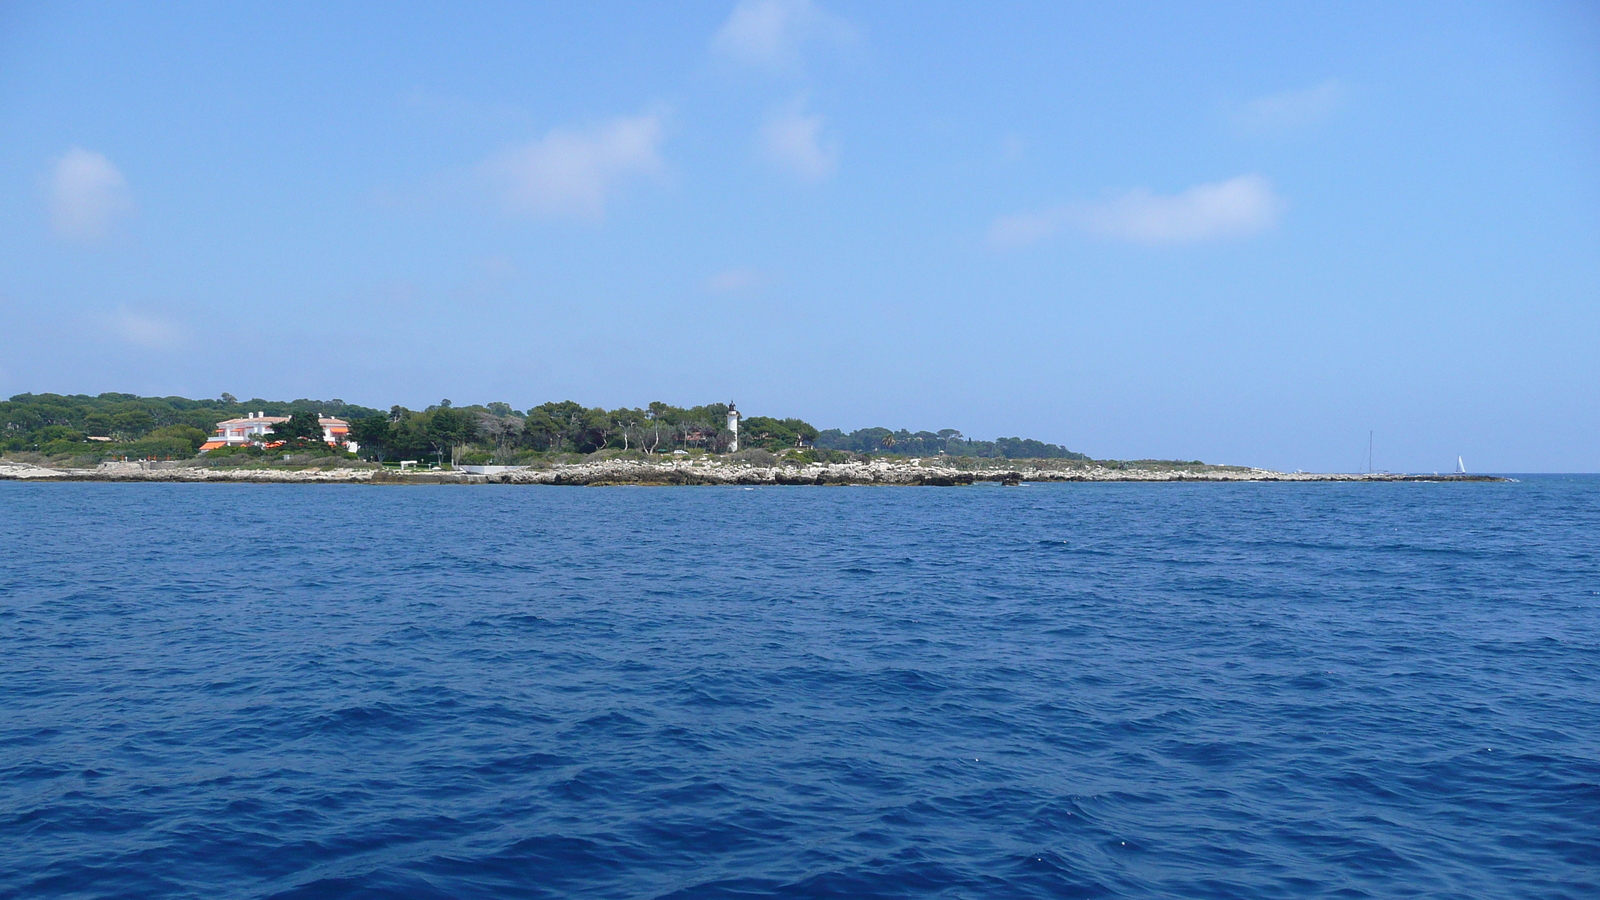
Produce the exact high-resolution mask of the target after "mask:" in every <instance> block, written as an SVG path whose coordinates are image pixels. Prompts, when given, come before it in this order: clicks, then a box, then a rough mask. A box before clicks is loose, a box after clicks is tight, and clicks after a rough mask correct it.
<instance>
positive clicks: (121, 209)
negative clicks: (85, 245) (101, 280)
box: [49, 147, 133, 242]
mask: <svg viewBox="0 0 1600 900" xmlns="http://www.w3.org/2000/svg"><path fill="white" fill-rule="evenodd" d="M49 181H50V184H49V187H50V224H51V226H52V227H53V228H54V229H55V232H56V234H58V235H60V236H61V237H64V238H67V239H68V240H74V241H85V242H88V241H95V240H99V239H100V238H102V237H105V235H106V232H107V231H108V230H110V228H111V223H112V221H113V220H114V219H116V218H117V217H118V216H122V215H126V214H127V213H129V212H131V211H132V210H133V201H132V199H131V198H130V196H129V194H128V184H127V181H126V179H124V178H123V177H122V173H121V172H119V171H117V167H116V166H114V165H112V164H111V160H109V159H107V158H106V157H105V155H104V154H101V153H96V152H94V151H93V150H85V149H83V148H82V147H73V148H72V149H70V150H68V151H67V152H66V154H65V155H63V156H62V157H61V158H60V159H57V160H56V161H55V162H54V163H53V164H52V165H51V168H50V179H49Z"/></svg>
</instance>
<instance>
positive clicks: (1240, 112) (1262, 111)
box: [1233, 78, 1345, 134]
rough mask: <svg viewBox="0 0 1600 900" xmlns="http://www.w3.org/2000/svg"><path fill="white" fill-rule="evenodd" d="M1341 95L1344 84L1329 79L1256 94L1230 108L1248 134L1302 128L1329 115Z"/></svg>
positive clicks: (1342, 98)
mask: <svg viewBox="0 0 1600 900" xmlns="http://www.w3.org/2000/svg"><path fill="white" fill-rule="evenodd" d="M1344 98H1345V89H1344V85H1342V84H1340V83H1339V82H1338V81H1336V80H1334V79H1331V78H1330V79H1328V80H1327V81H1324V82H1322V83H1321V84H1318V85H1315V86H1313V87H1308V88H1302V89H1300V90H1294V91H1282V92H1279V93H1276V94H1268V95H1267V96H1265V97H1257V98H1256V99H1254V100H1251V101H1249V102H1248V103H1245V104H1244V105H1242V106H1240V107H1239V108H1238V109H1237V110H1235V111H1234V114H1233V123H1234V125H1236V126H1237V127H1238V128H1239V130H1241V131H1244V132H1246V133H1249V134H1265V133H1270V132H1274V131H1287V130H1290V129H1294V128H1303V127H1305V126H1307V125H1315V124H1317V123H1318V122H1321V121H1324V120H1325V119H1327V118H1328V117H1329V116H1331V115H1333V114H1334V112H1336V111H1337V110H1338V108H1339V106H1340V104H1341V103H1343V102H1344Z"/></svg>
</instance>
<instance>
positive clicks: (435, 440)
mask: <svg viewBox="0 0 1600 900" xmlns="http://www.w3.org/2000/svg"><path fill="white" fill-rule="evenodd" d="M427 434H428V443H429V445H430V446H432V447H433V448H434V452H436V453H438V454H439V461H440V462H443V461H444V454H445V453H446V452H448V453H449V454H450V464H451V465H455V464H456V463H458V462H460V460H461V451H462V450H463V449H465V445H467V444H469V443H471V442H472V440H473V439H474V438H476V437H477V436H478V428H477V423H476V422H474V421H473V419H472V416H470V415H468V414H467V413H465V412H463V411H461V410H458V409H451V408H449V407H442V408H440V409H436V410H434V411H433V413H432V415H431V416H430V418H429V420H428V432H427Z"/></svg>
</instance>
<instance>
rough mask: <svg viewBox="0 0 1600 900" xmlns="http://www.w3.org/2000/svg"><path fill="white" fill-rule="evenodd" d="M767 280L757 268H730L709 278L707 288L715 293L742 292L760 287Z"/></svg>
mask: <svg viewBox="0 0 1600 900" xmlns="http://www.w3.org/2000/svg"><path fill="white" fill-rule="evenodd" d="M765 281H766V278H765V277H764V276H763V275H762V274H761V273H760V272H758V271H756V270H755V269H728V270H727V271H725V272H718V273H717V274H715V275H713V276H711V277H710V278H707V279H706V283H705V289H706V290H707V291H709V292H710V293H713V294H741V293H744V292H746V291H751V290H754V289H756V288H759V287H760V286H761V285H762V283H763V282H765Z"/></svg>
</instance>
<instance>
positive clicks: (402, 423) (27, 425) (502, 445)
mask: <svg viewBox="0 0 1600 900" xmlns="http://www.w3.org/2000/svg"><path fill="white" fill-rule="evenodd" d="M250 413H264V414H266V415H269V416H288V417H289V421H287V422H284V423H281V424H279V425H277V426H275V427H274V428H273V439H274V441H282V442H283V445H282V446H280V447H274V448H273V449H272V450H263V449H262V448H259V447H224V448H220V449H217V450H212V451H210V452H209V453H208V454H207V459H217V460H221V459H226V458H228V457H249V458H260V457H268V456H278V457H281V455H282V454H284V453H286V452H287V453H292V454H296V455H298V456H306V455H310V456H313V457H318V456H332V455H340V454H341V453H342V451H340V450H339V449H337V448H333V447H329V446H328V445H327V444H324V443H323V442H322V430H321V427H320V426H319V425H318V423H317V418H318V416H336V417H339V418H343V419H346V420H348V421H349V422H350V436H351V438H352V439H353V440H354V441H356V443H357V444H358V445H359V447H360V454H361V456H363V457H365V458H367V459H371V460H375V461H378V462H384V461H393V460H400V459H416V460H428V461H432V462H435V463H438V464H445V463H449V464H461V463H492V464H521V463H527V462H531V461H534V460H539V459H550V458H553V457H559V456H562V455H564V454H583V455H587V454H592V453H597V452H606V453H612V452H621V453H625V454H627V455H629V456H632V455H635V454H638V455H640V456H641V457H650V456H655V455H658V454H662V453H672V452H674V451H682V452H687V453H691V454H699V453H704V452H710V453H724V452H726V451H727V450H728V449H729V448H730V446H731V444H732V441H733V433H732V432H730V431H729V430H728V428H727V418H728V407H727V405H726V404H722V403H711V404H707V405H705V406H693V407H678V406H671V405H668V404H666V403H660V402H656V403H651V404H649V405H648V406H646V407H643V408H631V409H630V408H621V409H612V410H607V409H603V408H600V407H592V408H591V407H585V406H583V405H581V404H578V403H574V402H572V401H570V400H568V401H562V402H552V403H544V404H541V405H539V406H535V407H532V408H531V409H528V410H527V411H522V410H517V409H513V408H512V407H511V405H510V404H507V403H489V404H486V405H475V406H463V407H457V406H453V405H452V404H451V403H450V401H449V400H443V401H440V402H439V403H438V404H437V405H435V406H430V407H428V408H427V409H425V410H410V409H406V408H405V407H403V406H394V407H390V409H389V411H388V412H387V413H385V412H382V411H380V410H377V409H372V408H368V407H363V406H356V405H353V404H348V403H345V402H344V401H343V400H327V401H319V400H304V399H302V400H293V401H289V402H281V401H269V400H261V399H253V400H247V401H243V402H240V401H239V400H237V399H236V398H234V397H233V396H231V395H229V394H223V395H222V397H221V398H220V399H217V400H189V399H185V398H183V397H138V396H135V395H133V394H100V395H99V396H94V397H91V396H87V395H84V394H74V395H70V396H65V395H61V394H18V395H17V396H15V397H12V398H11V399H10V400H9V401H5V402H0V451H5V452H33V453H38V454H42V455H44V456H47V457H52V458H63V457H71V458H76V459H78V460H79V461H81V462H88V463H92V462H94V461H96V460H100V459H109V458H122V457H128V458H134V459H144V458H151V457H154V458H158V459H165V458H171V459H182V458H189V457H193V456H195V455H196V454H197V453H198V451H199V447H200V445H201V444H202V443H204V442H205V440H206V439H207V437H208V436H209V435H211V434H212V433H213V432H214V431H215V430H216V424H217V423H218V422H220V421H222V420H224V419H232V418H240V417H244V416H246V415H248V414H250ZM739 445H740V448H741V450H747V451H765V452H767V453H780V452H788V455H790V456H792V457H794V458H796V459H806V460H814V461H835V462H836V461H840V460H844V459H849V458H852V457H854V456H860V455H892V456H923V457H927V456H940V455H948V456H962V457H975V458H980V459H982V458H995V459H999V458H1008V459H1018V458H1037V459H1063V460H1087V459H1088V458H1089V457H1087V456H1085V455H1083V454H1081V453H1074V452H1073V451H1071V450H1068V449H1066V448H1065V447H1061V446H1058V445H1055V444H1047V443H1041V442H1039V441H1034V440H1024V439H1021V438H1001V439H999V440H994V441H979V440H973V439H970V438H967V437H965V436H964V435H962V434H961V433H960V432H959V431H956V430H954V429H949V428H947V429H945V430H943V431H938V432H929V431H918V432H910V431H906V430H900V431H890V430H889V429H887V428H863V429H859V430H856V431H852V432H850V433H848V434H846V433H844V432H842V431H840V430H838V429H830V430H828V431H818V430H817V429H816V428H814V427H812V426H811V425H810V424H809V423H807V422H804V421H802V420H800V419H794V418H786V419H779V418H773V417H768V416H747V417H745V418H743V419H741V421H740V426H739ZM791 451H792V452H791ZM747 458H755V457H747ZM762 458H764V457H762Z"/></svg>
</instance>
